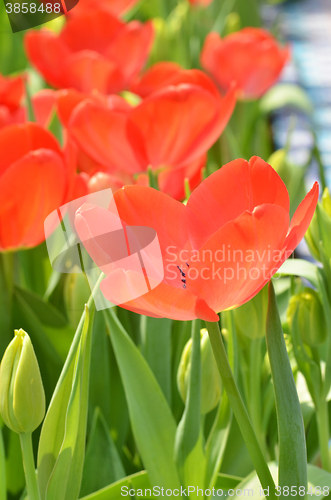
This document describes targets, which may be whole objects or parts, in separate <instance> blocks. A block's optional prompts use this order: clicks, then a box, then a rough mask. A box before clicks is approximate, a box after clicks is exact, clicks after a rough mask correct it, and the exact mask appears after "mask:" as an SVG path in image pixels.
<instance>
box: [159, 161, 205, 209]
mask: <svg viewBox="0 0 331 500" xmlns="http://www.w3.org/2000/svg"><path fill="white" fill-rule="evenodd" d="M206 160H207V155H202V157H201V158H198V159H197V160H196V161H194V162H193V163H189V164H188V165H183V166H181V167H176V168H168V169H166V170H163V171H162V172H161V173H160V175H159V178H158V181H159V187H160V189H161V191H163V193H166V194H169V195H170V196H171V197H172V198H174V199H175V200H184V199H185V189H184V182H185V179H187V180H188V183H189V187H190V191H191V192H192V191H193V190H194V189H195V188H196V187H197V186H198V185H199V184H200V182H201V181H202V169H203V168H204V166H205V164H206Z"/></svg>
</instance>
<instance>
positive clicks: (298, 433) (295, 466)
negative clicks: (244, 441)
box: [266, 282, 307, 487]
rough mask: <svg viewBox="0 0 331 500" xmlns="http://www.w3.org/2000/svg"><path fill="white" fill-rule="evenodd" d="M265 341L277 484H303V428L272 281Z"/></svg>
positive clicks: (305, 453)
mask: <svg viewBox="0 0 331 500" xmlns="http://www.w3.org/2000/svg"><path fill="white" fill-rule="evenodd" d="M266 341H267V349H268V355H269V361H270V368H271V374H272V379H273V384H274V392H275V400H276V412H277V420H278V439H279V485H280V486H289V487H291V486H297V487H299V486H304V487H306V486H307V458H306V457H307V451H306V438H305V428H304V423H303V417H302V413H301V408H300V402H299V398H298V394H297V390H296V386H295V382H294V378H293V373H292V369H291V364H290V360H289V358H288V354H287V350H286V345H285V340H284V336H283V330H282V325H281V322H280V318H279V313H278V309H277V302H276V295H275V291H274V288H273V285H272V282H270V283H269V304H268V313H267V327H266Z"/></svg>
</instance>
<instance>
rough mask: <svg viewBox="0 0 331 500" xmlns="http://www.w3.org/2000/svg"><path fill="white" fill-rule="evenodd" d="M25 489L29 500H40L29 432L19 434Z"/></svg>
mask: <svg viewBox="0 0 331 500" xmlns="http://www.w3.org/2000/svg"><path fill="white" fill-rule="evenodd" d="M20 440H21V448H22V457H23V465H24V473H25V480H26V489H27V492H28V496H29V500H40V493H39V488H38V483H37V476H36V469H35V463H34V457H33V449H32V435H31V432H29V433H26V434H20Z"/></svg>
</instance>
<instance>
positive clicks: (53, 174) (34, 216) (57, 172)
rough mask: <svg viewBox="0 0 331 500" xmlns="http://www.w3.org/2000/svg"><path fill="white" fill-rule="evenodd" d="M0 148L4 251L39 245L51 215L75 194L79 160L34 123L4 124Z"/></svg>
mask: <svg viewBox="0 0 331 500" xmlns="http://www.w3.org/2000/svg"><path fill="white" fill-rule="evenodd" d="M0 150H1V157H0V199H1V206H0V251H1V250H12V249H17V248H22V247H33V246H36V245H38V244H39V243H41V242H42V241H43V240H44V239H45V234H44V221H45V218H46V217H47V215H48V214H49V213H50V212H52V211H53V210H55V209H57V208H58V207H59V206H61V205H63V203H64V202H66V201H67V200H68V199H69V197H70V196H75V195H74V194H73V193H74V191H73V190H74V189H75V185H76V176H75V171H74V162H73V161H72V159H71V155H70V157H69V151H68V152H67V154H64V153H63V152H62V151H61V149H60V146H59V144H58V143H57V141H56V139H55V138H54V137H53V136H52V135H51V134H50V133H49V132H47V131H46V130H44V129H43V128H42V127H40V126H39V125H37V124H35V123H26V124H23V125H10V126H7V127H4V128H3V129H1V130H0ZM77 184H78V185H79V182H78V183H77ZM78 192H79V191H78Z"/></svg>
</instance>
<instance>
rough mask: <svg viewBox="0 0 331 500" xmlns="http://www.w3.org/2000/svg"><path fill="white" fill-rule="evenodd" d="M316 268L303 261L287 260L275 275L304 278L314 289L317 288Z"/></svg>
mask: <svg viewBox="0 0 331 500" xmlns="http://www.w3.org/2000/svg"><path fill="white" fill-rule="evenodd" d="M317 271H318V267H317V266H315V264H312V263H311V262H308V261H307V260H303V259H288V260H286V261H285V262H284V264H283V265H282V266H281V267H280V268H279V270H278V272H277V274H276V275H275V276H277V275H284V276H301V277H302V278H306V279H307V280H308V281H310V283H311V284H312V285H314V286H315V287H316V288H317V287H318V274H317Z"/></svg>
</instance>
